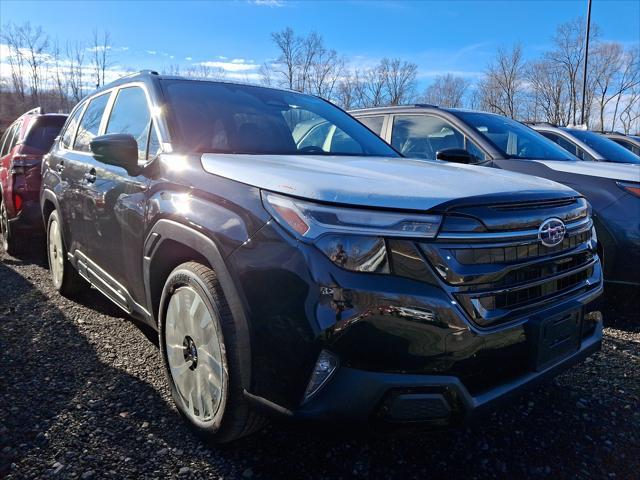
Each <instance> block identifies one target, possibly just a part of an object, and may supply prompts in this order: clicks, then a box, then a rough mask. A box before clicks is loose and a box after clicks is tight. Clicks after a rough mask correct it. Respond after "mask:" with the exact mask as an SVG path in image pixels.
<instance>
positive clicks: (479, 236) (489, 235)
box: [436, 217, 593, 242]
mask: <svg viewBox="0 0 640 480" xmlns="http://www.w3.org/2000/svg"><path fill="white" fill-rule="evenodd" d="M592 226H593V221H592V220H591V218H589V217H586V218H583V219H582V220H578V221H577V222H571V223H567V224H566V228H567V234H576V233H579V232H582V231H584V230H588V229H590V228H591V227H592ZM537 238H538V230H517V231H514V232H483V233H477V232H474V233H466V232H465V233H453V232H444V233H440V234H438V236H437V237H436V240H447V241H463V242H486V241H501V240H502V241H506V242H508V241H513V240H537Z"/></svg>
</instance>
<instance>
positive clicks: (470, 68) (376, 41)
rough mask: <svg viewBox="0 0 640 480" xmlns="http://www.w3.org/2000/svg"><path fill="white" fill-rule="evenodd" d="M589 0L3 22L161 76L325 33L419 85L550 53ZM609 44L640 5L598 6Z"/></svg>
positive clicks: (214, 8) (140, 9) (63, 12)
mask: <svg viewBox="0 0 640 480" xmlns="http://www.w3.org/2000/svg"><path fill="white" fill-rule="evenodd" d="M586 4H587V1H586V0H572V1H563V0H557V1H553V0H538V1H528V0H513V1H455V0H452V1H423V2H420V1H409V2H392V1H374V2H365V1H337V0H335V1H325V2H321V1H291V2H290V1H286V0H285V1H278V0H254V1H243V0H237V1H218V2H205V1H199V2H187V1H184V2H173V1H154V2H146V1H129V2H125V1H115V2H106V1H104V2H100V1H85V2H80V1H75V2H64V1H48V2H29V1H15V0H2V1H1V2H0V22H1V23H2V24H5V23H6V22H8V21H13V22H16V23H22V22H25V21H30V22H31V23H32V24H34V25H41V26H42V27H43V28H44V29H45V31H46V32H47V33H49V34H50V35H51V36H52V37H54V38H55V37H57V38H58V40H59V41H60V43H61V44H64V42H65V41H67V40H71V41H76V40H86V41H88V40H89V39H90V38H91V35H92V30H93V29H94V28H98V29H101V30H102V29H107V30H109V32H110V34H111V38H112V43H113V45H114V49H113V55H112V57H113V61H114V62H115V63H116V66H125V67H132V68H135V69H142V68H153V69H157V70H162V69H163V68H164V67H167V66H168V65H170V64H180V65H181V66H183V67H184V66H187V65H189V64H194V63H199V62H213V63H212V64H213V65H218V64H219V65H220V66H223V68H225V69H227V70H228V71H229V72H234V73H235V74H236V75H246V76H247V79H249V80H250V79H251V75H255V74H257V67H258V66H259V65H260V64H262V63H263V62H264V61H266V60H268V59H271V58H274V57H275V55H276V50H275V48H274V46H273V45H272V43H271V41H270V33H271V32H273V31H277V30H281V29H283V28H285V27H287V26H291V27H292V28H293V29H294V30H295V31H296V32H299V33H308V32H311V31H317V32H318V33H320V34H321V35H322V36H323V37H324V39H325V43H326V45H327V46H329V47H330V48H334V49H336V50H337V51H338V52H339V53H341V54H343V55H345V56H346V57H347V58H348V59H349V60H350V61H351V63H352V64H353V65H355V66H367V65H371V64H373V63H375V62H376V61H377V60H379V59H380V58H382V57H384V56H392V57H401V58H404V59H407V60H411V61H414V62H415V63H417V64H418V67H419V79H420V83H421V84H426V83H428V81H429V79H430V78H433V76H434V75H436V74H438V73H444V72H454V73H458V74H461V75H465V76H469V77H475V76H477V75H479V72H481V71H482V70H483V68H484V67H485V65H486V64H487V62H488V61H489V60H490V59H491V58H492V56H493V55H494V53H495V50H496V48H497V47H499V46H501V45H502V46H509V45H511V44H513V43H515V42H520V43H521V44H522V45H523V47H524V52H525V56H526V57H528V58H531V57H535V56H537V55H539V54H540V52H542V51H544V50H545V49H547V48H548V47H549V46H550V38H551V36H552V34H553V32H554V30H555V27H556V25H558V24H559V23H561V22H565V21H567V20H570V19H572V18H575V17H577V16H579V15H583V14H585V12H586ZM592 8H593V9H592V19H593V21H594V22H596V23H598V24H599V25H600V27H601V30H602V34H603V35H602V38H604V39H606V40H615V41H619V42H622V43H624V44H626V45H632V44H634V43H635V44H638V43H639V42H640V2H639V1H637V0H620V1H619V0H593V7H592Z"/></svg>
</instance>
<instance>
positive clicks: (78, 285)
mask: <svg viewBox="0 0 640 480" xmlns="http://www.w3.org/2000/svg"><path fill="white" fill-rule="evenodd" d="M47 256H48V258H49V270H50V271H51V278H52V280H53V285H54V286H55V287H56V290H58V292H60V293H61V294H62V295H64V296H65V297H70V296H73V295H75V294H76V293H78V292H79V291H80V290H82V289H83V288H84V287H85V286H86V285H87V284H86V282H85V281H84V280H83V278H82V277H81V276H80V274H79V273H78V271H77V270H76V269H75V268H73V265H71V263H69V260H68V259H67V249H66V248H65V246H64V241H63V239H62V226H61V225H60V219H59V217H58V212H57V211H55V210H54V211H53V212H51V215H49V221H48V222H47Z"/></svg>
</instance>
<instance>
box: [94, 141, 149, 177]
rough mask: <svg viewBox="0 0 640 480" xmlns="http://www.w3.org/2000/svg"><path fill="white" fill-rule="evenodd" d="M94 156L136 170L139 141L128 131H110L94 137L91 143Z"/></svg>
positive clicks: (126, 168)
mask: <svg viewBox="0 0 640 480" xmlns="http://www.w3.org/2000/svg"><path fill="white" fill-rule="evenodd" d="M89 146H90V148H91V151H92V152H93V154H94V156H95V157H96V158H97V159H98V160H100V161H101V162H104V163H108V164H109V165H116V166H118V167H122V168H124V169H125V170H126V171H127V172H129V173H131V172H134V171H135V170H136V169H137V168H138V142H136V139H135V138H133V135H129V134H128V133H109V134H107V135H100V136H98V137H94V138H93V140H91V142H90V143H89Z"/></svg>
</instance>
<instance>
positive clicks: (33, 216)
mask: <svg viewBox="0 0 640 480" xmlns="http://www.w3.org/2000/svg"><path fill="white" fill-rule="evenodd" d="M66 119H67V116H66V115H59V114H42V113H40V109H39V108H35V109H33V110H29V111H28V112H26V113H25V114H23V115H22V116H20V117H19V118H18V119H17V120H16V121H15V122H13V123H12V124H11V125H10V126H9V128H7V130H5V132H4V134H3V135H2V138H1V139H0V233H1V236H2V248H3V249H4V250H5V251H6V252H7V253H9V254H14V253H17V252H18V251H19V250H20V248H21V247H22V246H24V245H25V244H27V243H28V242H27V240H28V239H29V238H31V237H32V236H34V235H41V234H42V233H43V232H44V230H43V225H42V217H41V215H40V202H39V197H40V165H41V162H42V157H43V155H45V154H46V153H47V152H48V151H49V149H50V148H51V145H52V144H53V140H54V139H55V138H56V136H57V135H58V133H59V132H60V129H61V128H62V125H64V122H65V120H66Z"/></svg>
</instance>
